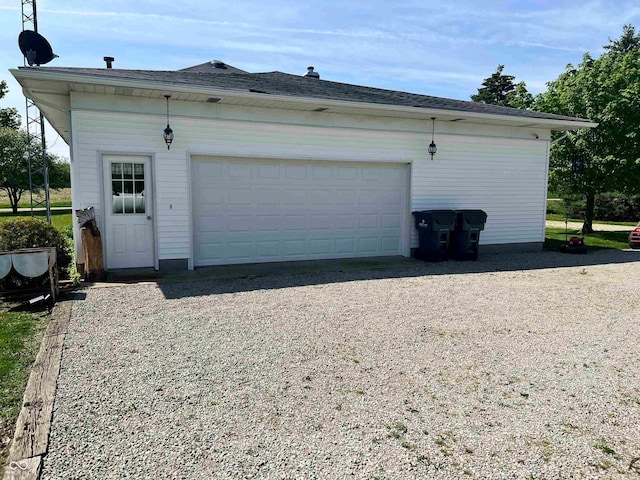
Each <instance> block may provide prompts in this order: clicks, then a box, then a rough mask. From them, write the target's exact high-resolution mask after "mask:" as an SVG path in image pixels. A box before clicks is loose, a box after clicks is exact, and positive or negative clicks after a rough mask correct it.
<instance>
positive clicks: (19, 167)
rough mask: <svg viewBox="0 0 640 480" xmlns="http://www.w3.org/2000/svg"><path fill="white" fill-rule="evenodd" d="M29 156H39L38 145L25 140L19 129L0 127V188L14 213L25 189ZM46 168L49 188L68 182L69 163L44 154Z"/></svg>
mask: <svg viewBox="0 0 640 480" xmlns="http://www.w3.org/2000/svg"><path fill="white" fill-rule="evenodd" d="M29 155H31V158H33V159H38V160H39V159H41V158H42V147H41V145H40V144H39V143H38V142H36V141H35V140H33V139H31V140H29V139H28V136H27V134H26V133H25V132H23V131H21V130H14V129H12V128H8V127H0V188H1V189H2V190H4V191H5V192H6V193H7V195H8V197H9V202H10V203H11V208H12V210H13V212H14V213H17V212H18V203H19V202H20V200H21V198H22V195H23V194H24V192H26V191H28V190H29ZM47 167H48V171H49V186H50V187H51V188H64V187H67V186H68V185H69V183H70V180H69V166H68V164H67V163H66V162H65V161H64V160H62V159H60V158H58V157H56V156H55V155H50V154H48V155H47ZM34 193H35V192H34Z"/></svg>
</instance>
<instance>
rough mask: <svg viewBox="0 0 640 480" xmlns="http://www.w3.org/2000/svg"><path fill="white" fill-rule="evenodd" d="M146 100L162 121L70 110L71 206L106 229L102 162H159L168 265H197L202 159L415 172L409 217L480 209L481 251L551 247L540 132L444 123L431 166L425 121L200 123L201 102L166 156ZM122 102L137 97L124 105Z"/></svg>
mask: <svg viewBox="0 0 640 480" xmlns="http://www.w3.org/2000/svg"><path fill="white" fill-rule="evenodd" d="M115 98H116V101H117V99H118V98H119V97H115ZM112 101H113V100H112ZM138 101H139V102H142V103H141V104H140V105H137V104H136V105H135V107H136V108H138V110H139V111H149V110H157V111H158V113H157V114H150V113H144V114H137V113H133V112H109V111H108V110H109V108H110V104H109V97H97V99H96V100H95V101H94V102H93V103H94V106H93V108H94V109H93V110H78V109H75V110H73V111H72V135H73V145H74V152H73V164H72V175H73V185H74V193H73V198H74V208H86V207H90V206H93V207H95V208H96V213H97V214H98V220H99V221H101V218H102V211H101V188H102V185H101V181H102V180H101V174H100V164H99V162H100V158H101V155H102V154H109V153H111V154H145V155H151V156H152V172H153V181H154V184H155V191H156V195H155V196H156V198H155V205H156V210H155V216H154V222H155V228H156V235H157V252H158V259H160V260H163V259H180V258H182V259H184V258H193V248H192V230H193V225H192V224H191V214H192V212H191V209H192V207H191V191H190V189H191V178H190V177H191V172H190V168H189V165H190V160H189V159H190V157H191V156H198V155H207V156H209V155H214V156H218V157H229V158H263V159H272V160H273V159H282V160H294V161H331V162H340V161H343V162H366V163H372V162H373V163H377V162H381V163H399V164H405V165H406V164H410V175H411V179H410V197H409V210H410V211H411V210H421V209H431V208H453V209H456V208H481V209H483V210H485V211H486V212H487V213H488V215H489V218H488V223H487V228H486V229H485V231H484V232H483V233H482V236H481V243H482V244H498V243H525V242H541V241H542V240H543V236H544V212H545V194H546V193H545V192H546V173H547V170H546V169H547V151H548V145H549V143H548V141H547V140H543V139H545V138H548V134H549V132H548V131H540V130H538V131H536V132H537V133H536V132H534V133H536V134H539V136H540V138H541V139H540V140H535V139H534V135H533V134H532V133H531V132H532V131H531V130H529V129H527V128H524V127H523V128H521V129H518V128H515V127H499V126H490V125H488V126H483V125H478V124H468V125H464V124H463V122H459V123H449V124H446V123H444V122H443V123H440V124H438V122H437V121H436V135H435V141H436V143H437V145H438V153H437V154H436V156H435V158H434V160H433V161H430V160H429V158H428V155H427V153H426V149H427V145H428V143H429V141H430V124H428V123H426V122H423V121H418V120H416V121H410V120H406V119H405V120H402V121H399V120H398V121H396V120H395V119H372V118H368V117H361V118H359V117H357V116H346V115H345V116H339V115H333V116H326V117H322V116H318V115H315V114H314V115H313V116H312V115H310V114H309V113H308V112H307V113H299V112H287V114H288V115H289V116H290V119H291V123H289V124H287V123H285V113H283V111H277V112H275V115H276V117H277V123H269V122H267V121H256V120H255V119H256V118H260V119H261V120H263V119H265V118H268V115H266V113H265V112H266V109H256V111H259V116H257V117H253V116H252V115H251V109H250V108H239V107H236V108H233V107H225V108H226V110H224V109H223V108H222V106H216V109H217V110H216V112H218V115H219V116H223V113H224V115H225V116H226V117H227V118H225V119H220V118H218V119H215V118H198V117H197V115H198V112H199V111H200V110H201V109H202V108H204V107H203V106H202V105H200V104H196V105H195V106H194V108H193V112H192V115H191V116H188V115H187V113H188V112H189V109H188V107H189V103H188V102H177V103H174V104H173V107H172V108H174V107H177V108H175V111H179V112H181V115H178V114H175V115H174V114H173V113H172V117H171V127H172V128H173V130H174V132H175V140H174V143H173V145H172V146H171V150H167V148H166V145H165V144H164V141H163V139H162V130H163V129H164V127H165V126H166V118H165V117H164V112H163V110H164V108H165V107H164V103H162V102H160V101H156V100H149V99H139V100H138ZM123 102H131V100H130V99H124V100H121V101H120V103H118V105H120V107H122V105H125V103H123ZM144 102H147V103H144ZM126 104H127V105H128V103H126ZM132 105H133V103H132ZM72 106H73V102H72ZM98 107H99V108H98ZM100 110H104V111H100ZM172 112H173V110H172ZM229 117H234V118H233V119H229ZM318 118H326V120H325V121H324V122H325V123H326V124H325V125H318V123H319V120H318ZM305 122H306V123H307V124H305ZM384 122H388V124H389V129H388V130H385V129H384V126H385V123H384ZM429 123H430V122H429ZM338 125H339V126H338ZM402 129H404V130H402ZM445 132H448V133H445ZM465 132H467V133H465ZM514 137H520V138H514ZM406 222H408V224H409V231H410V232H412V233H411V238H412V241H411V246H416V245H417V237H416V235H415V232H414V228H413V219H412V217H411V215H409V216H408V218H407V219H406ZM78 238H79V236H78V235H77V236H76V239H78ZM76 242H77V243H76V246H77V247H79V245H78V240H76Z"/></svg>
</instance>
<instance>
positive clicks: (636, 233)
mask: <svg viewBox="0 0 640 480" xmlns="http://www.w3.org/2000/svg"><path fill="white" fill-rule="evenodd" d="M629 246H630V247H631V248H640V222H638V225H636V228H634V229H633V230H631V233H630V234H629Z"/></svg>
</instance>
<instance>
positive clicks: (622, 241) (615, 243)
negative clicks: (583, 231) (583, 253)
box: [544, 227, 629, 250]
mask: <svg viewBox="0 0 640 480" xmlns="http://www.w3.org/2000/svg"><path fill="white" fill-rule="evenodd" d="M567 236H568V238H571V237H573V236H576V233H575V231H572V230H571V229H569V234H568V235H567ZM628 240H629V232H595V233H591V234H588V235H585V237H584V243H585V244H586V245H587V247H589V249H593V250H600V249H603V248H609V249H611V248H613V249H617V250H620V249H623V248H629V243H628ZM564 242H565V230H564V228H551V227H547V230H546V234H545V239H544V248H545V249H547V250H558V249H559V248H560V245H562V244H563V243H564Z"/></svg>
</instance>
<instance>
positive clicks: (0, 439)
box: [0, 312, 50, 465]
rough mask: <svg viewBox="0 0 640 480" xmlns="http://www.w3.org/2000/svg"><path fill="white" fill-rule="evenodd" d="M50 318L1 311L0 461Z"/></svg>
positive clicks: (0, 463) (3, 457)
mask: <svg viewBox="0 0 640 480" xmlns="http://www.w3.org/2000/svg"><path fill="white" fill-rule="evenodd" d="M49 318H50V317H49V316H48V315H45V314H43V315H31V314H26V313H14V312H0V465H4V461H5V459H6V456H7V454H8V453H9V451H8V448H9V443H10V441H11V438H12V437H13V430H14V427H15V423H16V420H17V418H18V413H20V407H21V404H22V395H23V393H24V389H25V387H26V385H27V380H28V378H29V371H30V369H31V365H32V364H33V362H34V360H35V358H36V355H37V353H38V349H39V347H40V340H41V338H42V332H43V331H44V329H45V327H46V324H47V322H48V321H49Z"/></svg>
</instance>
